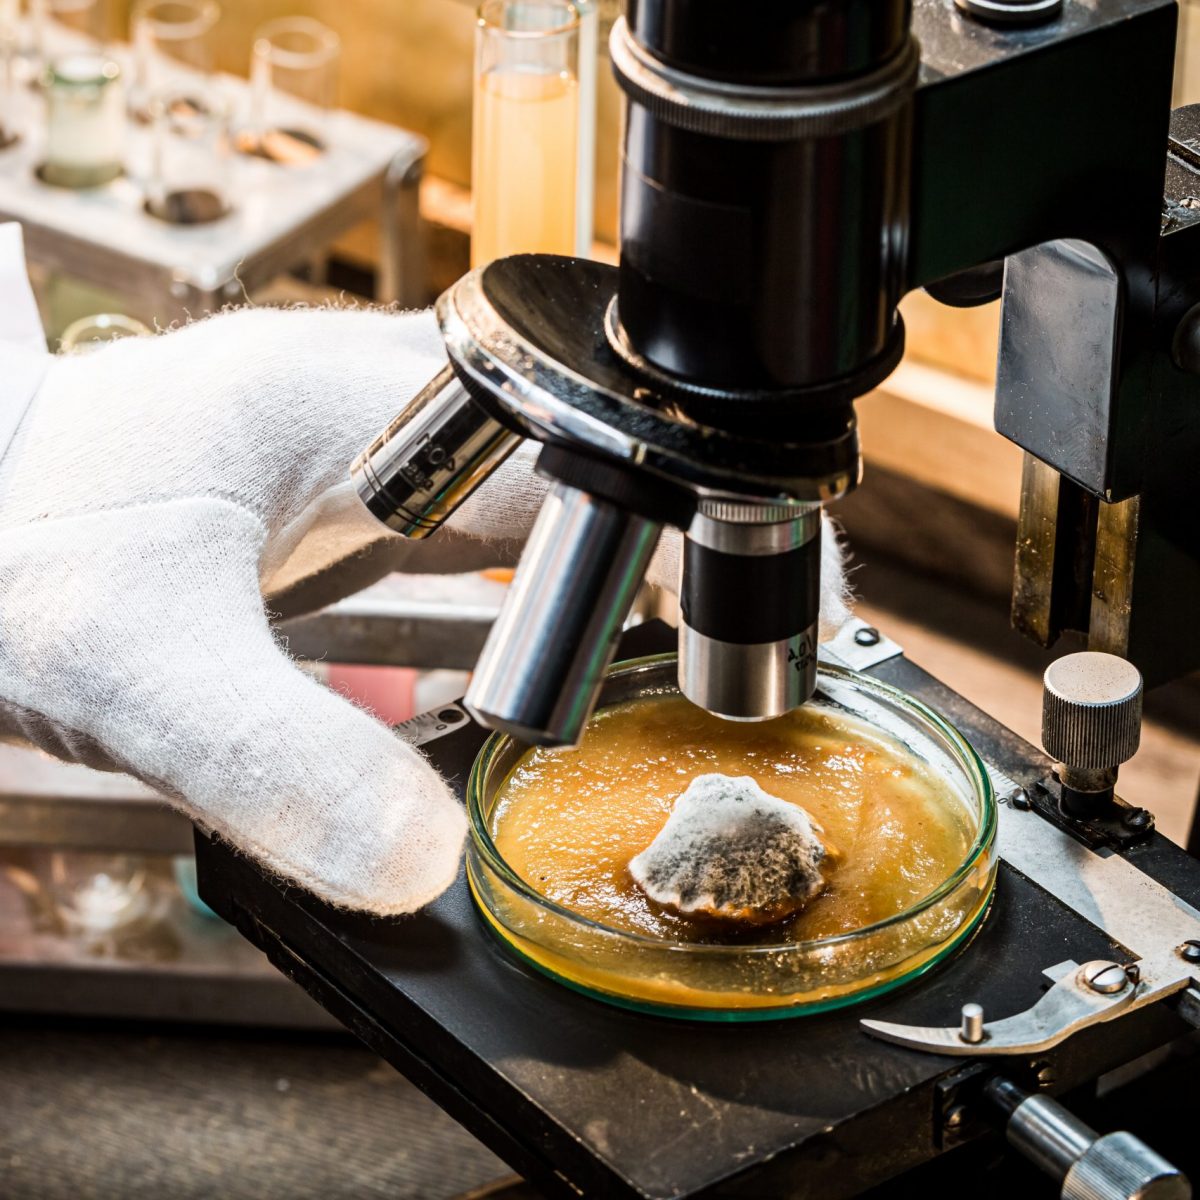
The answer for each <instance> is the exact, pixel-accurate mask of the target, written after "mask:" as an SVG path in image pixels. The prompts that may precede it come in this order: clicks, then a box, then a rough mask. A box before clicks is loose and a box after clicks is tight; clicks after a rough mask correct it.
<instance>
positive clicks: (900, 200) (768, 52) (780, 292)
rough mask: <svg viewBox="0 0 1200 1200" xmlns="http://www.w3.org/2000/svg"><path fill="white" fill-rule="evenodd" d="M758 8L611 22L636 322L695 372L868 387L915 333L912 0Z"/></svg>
mask: <svg viewBox="0 0 1200 1200" xmlns="http://www.w3.org/2000/svg"><path fill="white" fill-rule="evenodd" d="M754 8H755V11H754V13H753V14H750V13H744V14H742V15H741V16H739V18H738V19H737V20H732V21H731V20H730V19H729V17H728V12H727V5H724V4H719V3H716V2H715V0H700V2H699V3H691V2H685V0H636V2H635V3H632V4H631V5H630V9H629V17H628V23H627V29H622V28H620V27H618V29H617V30H616V31H615V32H614V36H613V61H614V66H615V68H616V75H617V81H618V83H619V84H620V86H621V87H622V89H623V90H624V91H625V93H626V95H627V97H628V99H629V105H628V109H627V113H626V120H625V133H624V149H623V157H622V169H621V230H620V237H621V261H620V284H619V295H618V302H617V308H618V312H619V319H620V324H621V327H622V329H623V331H624V335H625V337H626V338H627V339H628V342H629V343H630V345H631V346H632V347H633V348H634V349H635V350H636V351H637V353H638V354H639V355H640V356H641V357H642V358H643V359H645V360H646V361H647V362H649V363H651V364H653V365H654V366H655V367H657V368H658V369H659V370H661V371H663V372H666V373H667V374H669V375H671V376H674V377H676V378H678V379H680V380H681V381H684V382H686V383H690V384H694V385H698V386H703V387H708V388H722V389H727V390H731V391H739V392H764V391H765V392H769V391H771V390H779V389H783V390H801V391H802V390H818V391H820V390H824V389H827V388H829V387H830V386H831V385H834V384H837V383H838V382H839V381H844V382H845V384H846V390H847V392H848V396H847V398H853V396H854V395H857V394H859V393H860V392H862V391H866V390H867V386H859V387H856V386H855V384H854V381H855V379H856V378H857V377H859V376H862V375H865V374H866V373H868V372H869V371H870V370H871V369H872V364H875V363H878V362H879V361H880V360H882V359H885V358H888V357H889V356H890V355H891V354H892V353H896V354H898V351H899V346H898V344H897V342H898V339H900V338H901V337H902V327H901V326H900V325H899V323H898V321H897V320H896V317H895V311H896V305H897V303H898V301H899V298H900V295H901V292H902V281H903V274H904V260H905V255H906V252H907V234H906V230H907V227H908V223H909V175H910V169H911V168H910V142H911V125H912V95H913V90H914V87H915V81H916V70H917V53H916V50H915V47H914V46H913V43H912V41H911V38H910V36H909V23H910V19H911V6H910V4H909V3H908V0H867V2H864V0H846V2H845V3H836V4H813V3H802V2H800V0H773V2H771V0H768V2H764V3H762V4H761V5H755V6H754ZM685 10H686V11H685ZM718 29H720V32H719V33H718V32H716V31H717V30H718ZM868 386H869V385H868ZM730 416H731V417H732V418H734V419H736V417H735V416H734V414H730ZM798 419H803V410H801V413H800V414H798ZM781 432H782V431H781Z"/></svg>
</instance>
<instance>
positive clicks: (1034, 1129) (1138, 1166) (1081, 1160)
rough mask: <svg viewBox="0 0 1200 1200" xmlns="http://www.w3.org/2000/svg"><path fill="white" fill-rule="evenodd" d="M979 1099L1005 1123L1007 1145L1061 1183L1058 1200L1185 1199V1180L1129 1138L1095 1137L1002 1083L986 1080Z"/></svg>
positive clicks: (1045, 1100) (1063, 1112)
mask: <svg viewBox="0 0 1200 1200" xmlns="http://www.w3.org/2000/svg"><path fill="white" fill-rule="evenodd" d="M984 1095H985V1096H986V1098H987V1099H988V1101H989V1102H990V1103H991V1104H993V1105H994V1106H995V1107H996V1108H998V1109H999V1110H1000V1112H1001V1113H1002V1114H1003V1115H1004V1116H1005V1117H1006V1118H1007V1120H1006V1124H1005V1137H1006V1138H1007V1139H1008V1142H1009V1145H1011V1146H1012V1147H1013V1148H1014V1149H1015V1150H1017V1151H1018V1152H1019V1153H1020V1154H1021V1155H1022V1156H1023V1157H1025V1158H1027V1159H1028V1160H1029V1161H1030V1162H1032V1163H1033V1164H1034V1165H1035V1166H1036V1167H1037V1168H1038V1169H1039V1170H1041V1171H1043V1172H1045V1174H1047V1175H1049V1176H1050V1177H1051V1178H1052V1179H1054V1180H1057V1181H1058V1182H1059V1183H1060V1184H1061V1187H1062V1190H1061V1192H1060V1193H1059V1194H1060V1195H1061V1196H1062V1198H1063V1200H1190V1198H1191V1195H1192V1188H1191V1184H1190V1183H1189V1182H1188V1180H1187V1177H1186V1176H1185V1175H1183V1174H1182V1172H1180V1171H1179V1170H1178V1168H1176V1167H1174V1166H1172V1165H1171V1164H1170V1163H1169V1162H1167V1160H1166V1159H1165V1158H1163V1157H1162V1156H1161V1155H1159V1154H1156V1153H1155V1152H1154V1151H1153V1150H1151V1149H1150V1147H1149V1146H1147V1145H1146V1144H1145V1142H1143V1141H1141V1139H1140V1138H1136V1137H1134V1136H1133V1134H1131V1133H1124V1132H1119V1133H1107V1134H1104V1135H1103V1136H1101V1135H1100V1134H1098V1133H1097V1132H1096V1131H1095V1130H1094V1129H1091V1128H1090V1127H1089V1126H1087V1125H1085V1124H1084V1123H1083V1122H1082V1121H1080V1120H1079V1119H1078V1118H1077V1117H1075V1116H1072V1114H1071V1113H1070V1112H1068V1111H1067V1109H1065V1108H1064V1107H1063V1106H1062V1105H1061V1104H1059V1103H1058V1101H1057V1100H1051V1099H1050V1097H1048V1096H1031V1095H1029V1094H1027V1093H1026V1092H1024V1091H1023V1090H1022V1089H1021V1088H1019V1087H1017V1086H1016V1084H1014V1083H1010V1082H1009V1081H1008V1080H1007V1079H993V1080H991V1081H990V1082H989V1083H988V1084H987V1085H986V1086H985V1088H984Z"/></svg>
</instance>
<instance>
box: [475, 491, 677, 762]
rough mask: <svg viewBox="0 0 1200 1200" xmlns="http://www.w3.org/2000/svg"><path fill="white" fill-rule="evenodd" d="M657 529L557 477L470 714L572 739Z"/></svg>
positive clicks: (537, 735)
mask: <svg viewBox="0 0 1200 1200" xmlns="http://www.w3.org/2000/svg"><path fill="white" fill-rule="evenodd" d="M661 532H662V526H661V525H660V524H658V523H656V522H654V521H651V520H648V519H647V518H645V517H640V516H637V515H635V514H633V513H629V512H626V511H625V510H623V509H621V508H618V507H617V506H616V505H615V504H610V503H609V502H608V501H606V500H601V499H598V498H597V497H595V496H592V495H589V494H588V493H587V492H583V491H580V490H579V489H577V488H573V487H570V486H569V485H567V484H564V483H561V482H555V483H554V484H553V485H552V486H551V488H550V492H549V494H548V495H547V496H546V499H545V501H544V502H543V504H542V510H541V512H540V513H539V514H538V518H537V521H536V522H535V524H534V527H533V530H532V532H531V533H530V535H529V541H528V542H527V543H526V546H525V552H524V554H522V556H521V562H520V565H519V566H518V567H517V573H516V575H515V576H514V578H513V581H512V584H511V586H510V588H509V593H508V596H507V597H506V598H505V601H504V605H503V607H502V608H501V610H500V615H499V616H498V617H497V618H496V623H495V624H494V625H493V626H492V630H491V633H490V634H489V635H488V639H487V642H486V643H485V645H484V647H483V653H482V654H481V655H480V657H479V663H478V665H477V666H476V668H475V674H474V676H473V678H472V680H471V686H470V687H469V688H468V689H467V695H466V699H465V701H464V703H465V705H466V707H467V709H468V710H469V711H470V713H471V714H472V716H474V717H475V718H476V719H477V720H478V721H479V722H480V723H481V724H483V725H486V726H487V727H488V728H489V729H499V730H503V731H504V732H505V733H509V734H511V735H512V736H513V737H515V738H518V739H520V740H521V741H525V742H532V743H534V744H535V745H548V746H573V745H575V744H576V743H577V742H578V741H579V738H580V736H581V735H582V733H583V727H584V725H585V724H586V722H587V719H588V717H589V716H590V715H591V713H592V709H593V708H594V706H595V703H596V697H597V695H598V694H599V691H600V687H601V685H602V684H603V682H604V673H605V671H606V670H607V669H608V666H609V664H610V663H611V662H612V658H613V653H614V651H615V650H616V645H617V639H618V638H619V637H620V635H621V629H622V627H623V625H624V623H625V618H626V617H627V616H628V615H629V610H630V608H631V607H632V605H633V601H634V599H635V598H636V596H637V591H638V588H639V586H640V585H641V582H642V578H643V576H644V575H645V573H646V568H647V567H648V566H649V565H650V559H651V557H652V556H653V554H654V549H655V547H656V546H657V544H658V537H659V534H660V533H661Z"/></svg>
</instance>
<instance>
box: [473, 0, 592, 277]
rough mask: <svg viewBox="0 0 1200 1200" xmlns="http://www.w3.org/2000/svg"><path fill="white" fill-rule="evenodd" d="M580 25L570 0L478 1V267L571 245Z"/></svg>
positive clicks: (475, 139)
mask: <svg viewBox="0 0 1200 1200" xmlns="http://www.w3.org/2000/svg"><path fill="white" fill-rule="evenodd" d="M579 28H580V22H579V13H578V12H577V10H576V8H575V6H574V5H573V4H570V3H567V2H566V0H485V3H484V4H483V5H482V6H481V8H480V10H479V23H478V32H477V35H476V62H475V113H474V121H475V125H474V130H473V133H472V156H471V157H472V161H471V185H472V191H473V196H474V208H475V213H474V229H473V233H472V237H471V265H472V266H473V267H476V266H481V265H482V264H484V263H488V262H491V261H492V259H495V258H501V257H503V256H505V255H508V254H521V253H527V252H541V253H546V254H573V253H575V247H576V203H577V199H578V197H577V175H578V170H577V162H578V143H579Z"/></svg>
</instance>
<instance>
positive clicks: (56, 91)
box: [38, 54, 125, 188]
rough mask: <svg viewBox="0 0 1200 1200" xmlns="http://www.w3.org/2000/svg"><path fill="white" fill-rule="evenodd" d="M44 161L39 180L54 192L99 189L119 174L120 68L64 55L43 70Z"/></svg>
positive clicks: (99, 58)
mask: <svg viewBox="0 0 1200 1200" xmlns="http://www.w3.org/2000/svg"><path fill="white" fill-rule="evenodd" d="M43 87H44V89H45V93H46V156H45V159H44V161H43V163H42V165H41V167H40V168H39V172H38V173H39V175H40V177H41V178H42V180H43V181H44V182H46V183H51V184H54V185H55V186H57V187H70V188H90V187H99V186H100V185H101V184H105V183H108V182H109V181H110V180H113V179H116V178H117V176H118V175H120V174H121V172H122V164H121V158H122V152H123V150H124V144H125V105H124V102H123V100H122V96H121V69H120V67H118V66H117V64H116V63H115V62H113V61H112V60H111V59H109V58H106V57H105V56H104V55H101V54H69V55H66V56H65V57H63V58H59V59H56V60H55V61H54V62H52V63H51V64H50V65H49V66H48V67H47V68H46V74H45V76H44V78H43Z"/></svg>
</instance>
